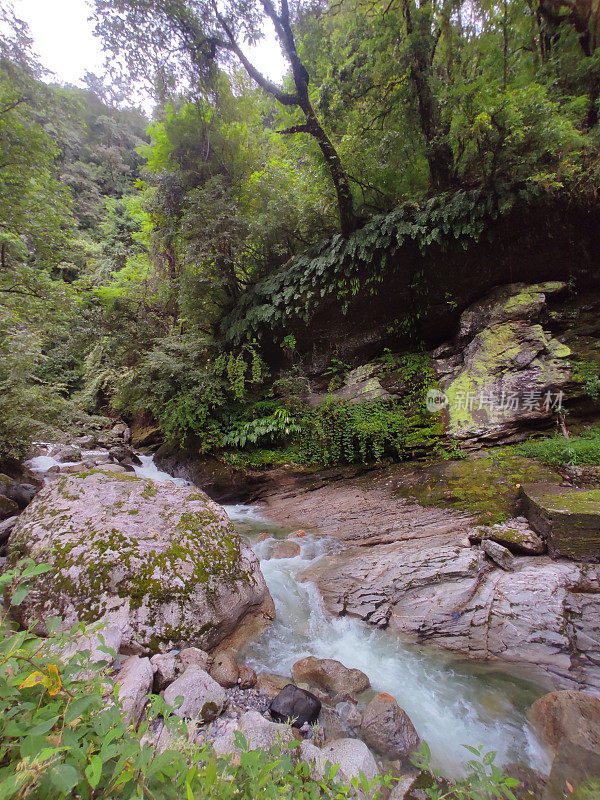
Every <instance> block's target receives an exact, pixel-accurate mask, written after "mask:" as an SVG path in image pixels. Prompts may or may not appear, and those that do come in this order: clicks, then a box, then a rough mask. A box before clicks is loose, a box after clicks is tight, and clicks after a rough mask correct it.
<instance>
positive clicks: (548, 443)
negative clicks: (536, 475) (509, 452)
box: [517, 428, 600, 466]
mask: <svg viewBox="0 0 600 800" xmlns="http://www.w3.org/2000/svg"><path fill="white" fill-rule="evenodd" d="M517 449H518V450H519V452H521V453H523V455H526V456H529V457H530V458H537V459H538V460H539V461H542V462H543V463H544V464H550V465H552V466H561V465H563V464H572V465H581V466H585V465H586V464H591V465H600V428H590V429H589V430H586V431H583V432H582V433H581V435H579V436H570V437H569V438H568V439H565V437H564V436H562V435H560V434H556V435H555V436H550V437H547V438H545V439H530V440H529V441H527V442H523V444H520V445H518V446H517Z"/></svg>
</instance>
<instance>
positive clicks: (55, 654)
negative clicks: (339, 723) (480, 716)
mask: <svg viewBox="0 0 600 800" xmlns="http://www.w3.org/2000/svg"><path fill="white" fill-rule="evenodd" d="M49 569H51V568H50V566H49V565H43V564H42V565H35V564H34V563H33V562H31V561H28V562H26V561H22V562H19V564H18V565H16V566H15V567H14V568H12V569H9V570H7V571H6V572H4V573H3V574H2V575H0V591H1V592H2V593H4V594H5V595H6V597H7V602H8V605H9V608H10V607H14V606H17V605H19V604H20V603H22V602H23V600H24V599H25V597H26V595H27V592H28V590H29V588H28V581H29V580H30V579H31V578H33V577H35V576H36V575H39V574H41V573H43V572H46V571H48V570H49ZM47 624H48V626H49V629H50V631H51V634H50V636H49V637H48V638H45V639H41V638H39V637H38V636H36V635H35V634H34V633H33V632H32V631H31V630H17V629H16V627H15V626H14V624H13V623H11V621H10V618H9V616H8V614H7V613H5V614H4V615H2V617H1V618H0V798H1V800H25V798H35V799H36V800H37V799H38V798H39V800H66V799H67V798H73V797H78V798H82V799H83V800H92V798H93V799H94V800H99V798H107V799H108V798H117V797H118V798H119V800H130V798H149V800H171V798H172V799H173V800H181V798H187V800H194V798H197V800H209V799H211V798H214V800H234V799H235V800H255V798H257V797H261V798H265V800H275V798H281V797H284V796H288V797H294V798H298V800H316V798H324V799H325V800H327V799H329V800H343V799H344V798H349V797H352V796H355V795H356V792H357V790H360V791H363V792H365V793H369V796H370V797H372V798H373V799H374V800H377V798H378V797H379V796H380V794H379V786H380V784H381V785H387V784H389V783H390V779H379V778H378V779H377V780H375V781H368V780H367V779H366V778H364V776H361V777H360V778H357V779H354V780H353V782H352V785H351V784H349V783H344V782H342V781H340V780H339V779H338V777H337V773H338V769H339V768H338V767H336V766H335V765H332V766H331V767H330V768H329V769H327V770H326V773H325V775H324V777H323V778H317V777H315V776H314V775H313V773H312V771H311V769H310V766H309V764H307V763H305V762H303V761H301V760H299V758H298V757H297V754H296V748H291V749H287V748H285V747H283V746H275V747H273V748H271V749H270V750H250V749H249V747H248V742H246V741H244V739H243V737H242V736H241V735H240V734H239V733H238V734H237V736H236V745H237V746H238V747H239V748H240V750H241V754H240V756H239V758H238V759H233V758H232V757H217V756H216V755H215V754H214V752H212V751H211V749H210V748H209V746H208V745H198V744H195V743H194V741H193V740H192V739H191V738H190V730H193V727H192V728H188V725H187V723H185V722H184V721H183V720H181V719H179V718H178V717H177V716H175V715H174V714H173V711H172V709H170V708H169V707H168V706H167V705H166V704H165V703H164V701H163V700H162V698H160V697H156V696H152V697H151V702H150V705H149V707H148V708H147V711H146V715H145V717H144V720H143V721H142V723H141V725H140V726H139V728H138V729H137V730H136V729H135V728H134V727H133V726H131V725H128V724H127V723H126V722H125V720H124V718H123V715H122V712H121V708H120V704H119V700H118V697H117V695H116V692H115V691H114V690H112V689H111V688H110V687H111V686H112V681H111V680H110V678H109V677H108V675H107V667H108V666H109V664H110V663H111V662H112V660H113V659H114V658H115V657H116V653H114V651H112V650H111V649H110V648H108V647H103V646H101V647H100V650H101V651H103V652H106V656H107V658H106V661H100V662H97V663H95V664H94V663H91V662H90V651H89V650H86V649H77V647H73V645H75V644H77V643H79V646H80V645H81V641H82V634H83V633H84V632H85V631H84V628H83V626H82V625H76V626H74V628H72V630H71V631H70V632H69V633H67V634H61V633H58V628H57V626H58V624H59V620H57V619H54V620H50V621H47ZM86 633H89V631H87V632H86ZM98 635H99V637H100V638H101V634H98ZM84 641H87V640H84ZM73 651H74V654H73V655H70V656H67V655H66V653H68V652H73ZM159 719H160V720H161V721H162V722H164V724H165V725H167V727H168V728H169V729H170V732H171V735H172V744H171V746H170V747H169V748H168V749H167V750H165V751H164V752H158V751H157V750H156V749H155V748H154V746H153V745H152V743H151V742H152V728H151V725H152V723H153V722H154V721H157V720H159Z"/></svg>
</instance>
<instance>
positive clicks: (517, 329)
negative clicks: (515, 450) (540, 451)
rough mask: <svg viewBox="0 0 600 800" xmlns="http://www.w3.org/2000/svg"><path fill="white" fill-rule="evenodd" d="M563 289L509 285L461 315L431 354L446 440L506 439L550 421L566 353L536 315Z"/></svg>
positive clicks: (567, 372)
mask: <svg viewBox="0 0 600 800" xmlns="http://www.w3.org/2000/svg"><path fill="white" fill-rule="evenodd" d="M564 289H565V284H563V283H542V284H536V285H533V286H527V285H525V284H522V283H515V284H511V285H509V286H503V287H500V288H498V289H495V290H494V291H493V292H491V293H490V294H489V295H488V296H487V297H485V298H483V299H482V300H479V301H478V302H476V303H474V304H473V305H472V306H470V307H469V308H468V309H467V310H466V311H464V312H463V314H462V316H461V321H460V329H459V333H458V336H457V337H456V340H455V341H454V342H453V343H452V344H449V345H442V347H440V348H438V350H437V351H435V352H434V357H436V362H435V368H436V373H437V375H438V377H439V378H440V381H441V386H442V388H443V390H444V391H445V393H446V395H447V398H448V407H447V415H448V433H449V434H450V436H452V437H454V438H456V439H461V440H479V441H481V440H484V439H488V440H499V439H508V438H510V437H512V436H514V435H515V434H516V433H518V432H519V431H521V430H522V429H524V428H527V427H528V426H529V427H530V428H531V427H532V426H539V424H540V422H541V421H542V422H543V421H544V420H546V421H547V422H548V423H550V421H551V419H552V416H553V414H554V413H555V409H554V408H553V407H552V406H553V403H554V402H555V399H556V395H557V393H558V392H559V391H560V390H561V389H565V388H566V387H567V386H568V385H569V383H570V381H571V366H570V364H569V361H568V356H569V355H570V354H571V351H570V349H569V347H567V346H566V345H565V344H563V343H562V342H560V341H558V340H557V339H555V338H553V337H552V335H551V334H549V333H548V332H547V331H545V330H544V329H543V327H542V325H541V324H540V318H541V313H542V311H543V309H544V306H545V304H546V298H547V296H548V295H551V294H555V293H557V292H561V291H563V290H564ZM548 393H550V399H549V400H548V401H546V398H547V396H548Z"/></svg>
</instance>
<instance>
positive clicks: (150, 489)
mask: <svg viewBox="0 0 600 800" xmlns="http://www.w3.org/2000/svg"><path fill="white" fill-rule="evenodd" d="M157 492H158V489H157V488H156V484H155V483H154V482H153V481H146V483H145V485H144V491H143V492H142V497H143V498H144V500H149V499H150V498H151V497H155V496H156V493H157Z"/></svg>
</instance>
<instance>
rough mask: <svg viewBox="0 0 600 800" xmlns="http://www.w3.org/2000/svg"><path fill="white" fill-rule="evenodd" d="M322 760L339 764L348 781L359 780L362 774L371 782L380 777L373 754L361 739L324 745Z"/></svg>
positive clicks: (343, 740) (339, 740) (341, 740)
mask: <svg viewBox="0 0 600 800" xmlns="http://www.w3.org/2000/svg"><path fill="white" fill-rule="evenodd" d="M320 760H325V761H329V763H330V764H332V765H333V764H339V765H340V772H341V774H342V776H343V777H344V778H345V779H346V780H347V781H351V780H352V779H353V778H359V777H360V775H361V773H362V774H363V775H364V776H365V777H366V778H367V780H369V781H373V780H375V778H376V777H377V776H378V775H379V768H378V766H377V762H376V761H375V759H374V757H373V754H372V753H371V751H370V750H369V748H368V747H367V745H366V744H365V743H364V742H361V740H360V739H336V740H335V741H334V742H329V743H328V744H325V745H323V747H322V748H321V750H320Z"/></svg>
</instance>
